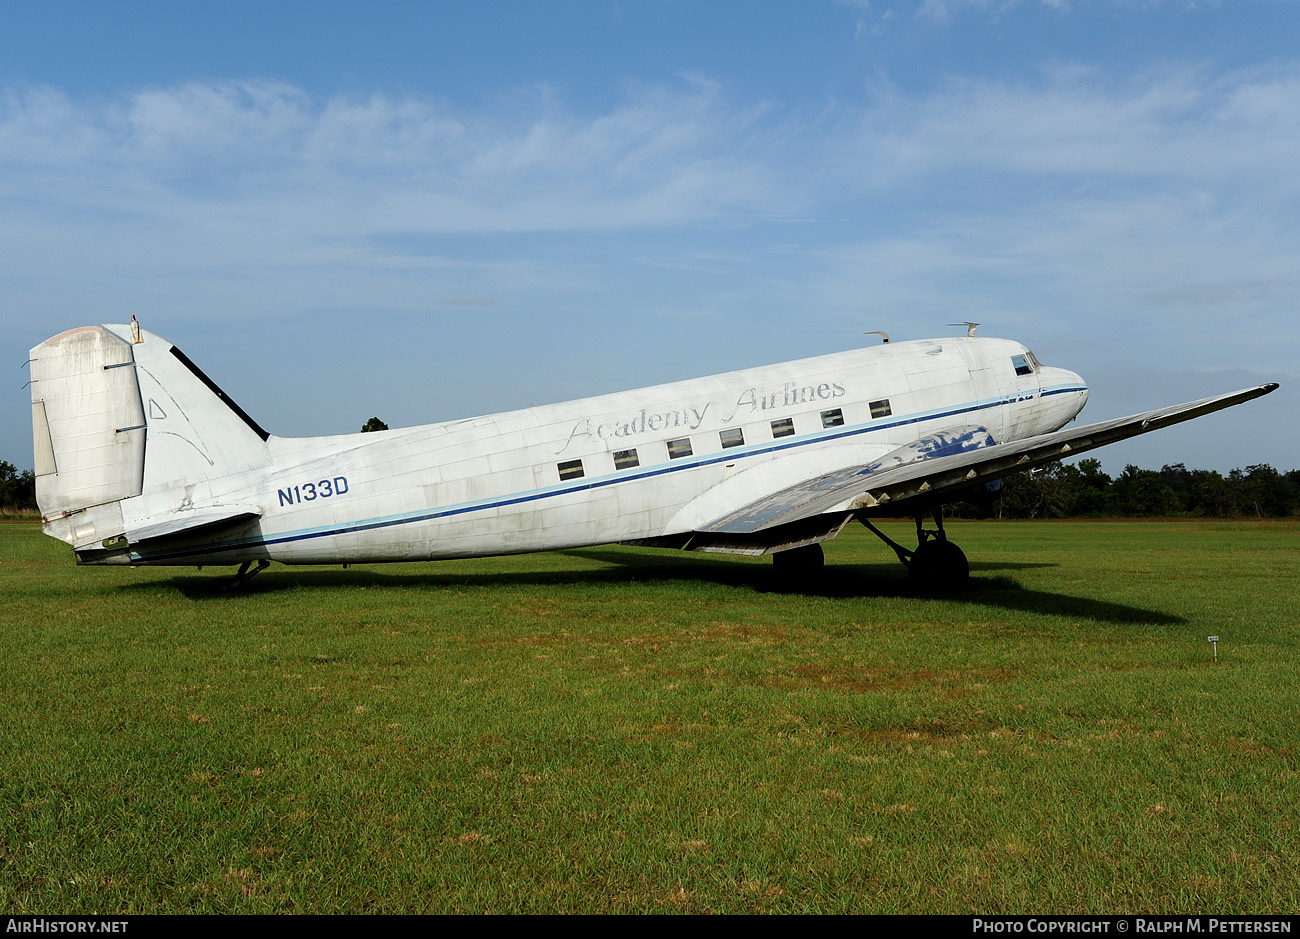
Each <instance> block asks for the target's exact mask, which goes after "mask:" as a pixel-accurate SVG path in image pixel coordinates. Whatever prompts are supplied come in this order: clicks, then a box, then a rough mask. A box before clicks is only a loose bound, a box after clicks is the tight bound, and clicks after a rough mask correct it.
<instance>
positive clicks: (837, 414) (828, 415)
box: [822, 408, 844, 427]
mask: <svg viewBox="0 0 1300 939" xmlns="http://www.w3.org/2000/svg"><path fill="white" fill-rule="evenodd" d="M843 423H844V412H843V411H842V410H840V409H839V408H834V409H832V410H830V411H822V426H823V427H839V426H840V425H841V424H843Z"/></svg>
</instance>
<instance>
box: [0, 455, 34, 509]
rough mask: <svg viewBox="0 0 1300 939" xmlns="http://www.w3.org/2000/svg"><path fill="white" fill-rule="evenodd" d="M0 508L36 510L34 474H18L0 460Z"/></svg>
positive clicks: (8, 464)
mask: <svg viewBox="0 0 1300 939" xmlns="http://www.w3.org/2000/svg"><path fill="white" fill-rule="evenodd" d="M0 508H6V509H34V508H36V474H35V473H34V472H33V471H32V470H23V471H22V472H21V473H20V472H18V469H17V467H15V466H14V465H13V464H12V463H10V462H9V461H7V460H0Z"/></svg>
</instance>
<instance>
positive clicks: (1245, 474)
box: [0, 418, 1300, 518]
mask: <svg viewBox="0 0 1300 939" xmlns="http://www.w3.org/2000/svg"><path fill="white" fill-rule="evenodd" d="M371 423H375V424H382V423H383V422H382V421H380V420H379V419H378V418H371V419H370V421H368V422H367V425H368V429H373V430H378V429H384V428H380V427H369V425H370V424H371ZM950 508H951V514H952V515H953V516H955V517H958V518H973V517H982V518H987V517H990V516H992V517H995V518H1076V517H1093V518H1103V517H1114V516H1118V517H1131V516H1153V517H1162V518H1168V517H1171V516H1178V515H1187V516H1196V517H1201V518H1285V517H1287V516H1291V515H1300V470H1291V471H1290V472H1288V473H1279V472H1278V471H1277V470H1275V469H1273V467H1271V466H1269V465H1268V464H1267V463H1260V464H1258V465H1256V466H1247V467H1246V468H1245V469H1244V470H1240V469H1235V470H1233V471H1232V472H1230V473H1229V474H1228V475H1227V476H1223V475H1220V474H1219V473H1218V472H1216V471H1215V470H1189V469H1188V468H1187V467H1185V466H1184V465H1183V464H1181V463H1176V464H1174V465H1173V466H1165V467H1162V468H1161V469H1159V470H1144V469H1138V468H1137V467H1136V466H1132V465H1129V466H1126V467H1124V472H1122V473H1120V474H1119V475H1118V476H1116V477H1115V478H1114V479H1112V478H1111V477H1109V476H1107V475H1106V474H1105V473H1103V472H1102V471H1101V461H1100V460H1080V461H1079V464H1078V465H1077V466H1073V465H1069V464H1066V463H1050V464H1048V465H1047V466H1045V467H1043V468H1042V469H1039V470H1035V471H1034V472H1033V473H1017V474H1013V475H1011V476H1008V477H1006V478H1005V479H1003V480H1002V488H1001V490H1000V491H999V492H998V493H997V494H996V495H995V496H993V497H992V498H990V499H986V500H983V501H981V502H979V503H968V502H959V503H955V504H954V505H952V506H951V507H950ZM35 509H36V475H35V474H34V473H33V472H32V471H31V470H23V471H22V472H21V473H20V472H18V470H17V469H16V468H15V467H14V465H13V464H12V463H9V462H6V461H4V460H0V512H3V511H8V512H16V511H24V510H26V511H34V510H35Z"/></svg>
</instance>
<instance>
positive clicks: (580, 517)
mask: <svg viewBox="0 0 1300 939" xmlns="http://www.w3.org/2000/svg"><path fill="white" fill-rule="evenodd" d="M973 332H974V330H973V328H972V329H971V330H970V331H969V333H968V335H967V336H965V337H961V338H947V339H929V340H919V341H912V342H897V343H890V342H889V341H888V339H887V338H886V340H885V343H884V344H882V345H877V346H872V347H870V348H865V349H859V350H856V351H851V352H839V353H835V354H831V355H825V356H820V357H817V358H810V359H802V360H799V361H795V362H785V363H782V364H780V365H770V366H766V367H763V368H754V369H747V370H743V371H738V372H730V373H727V374H724V375H714V376H711V377H708V378H699V379H695V380H692V381H680V382H674V383H672V384H666V385H656V386H654V387H651V388H641V389H638V390H636V391H627V392H622V393H619V394H609V395H601V396H599V397H594V398H584V399H582V400H579V401H570V402H566V403H564V404H554V405H548V406H545V407H529V408H526V409H523V410H518V411H508V412H505V413H502V414H491V415H488V416H485V417H477V418H471V419H468V420H461V421H450V422H447V423H441V424H430V425H427V426H423V427H412V428H408V429H404V430H389V431H381V432H379V433H371V434H364V435H362V434H349V435H343V436H332V437H309V438H286V437H275V436H272V435H271V434H268V433H267V432H266V431H264V430H263V429H262V428H261V427H260V426H258V424H257V422H256V421H254V420H253V419H252V418H251V417H249V416H248V414H246V413H245V412H244V411H243V410H241V409H240V408H239V407H238V406H237V405H236V404H235V403H234V402H233V401H232V400H230V398H228V397H227V396H226V395H225V394H224V393H223V392H222V391H221V390H220V389H219V388H218V387H217V386H216V385H215V384H214V383H213V382H212V381H211V380H210V379H209V378H208V377H207V376H206V375H204V374H203V373H202V372H201V371H199V369H198V368H197V367H196V366H195V365H194V364H193V363H192V362H191V361H190V360H189V359H188V358H187V357H186V356H185V355H184V354H183V353H182V352H181V351H180V350H179V349H177V348H176V347H175V346H173V345H171V344H170V343H169V342H167V341H166V340H164V339H162V338H161V337H159V336H156V335H154V334H153V333H150V332H147V331H146V330H143V329H140V328H139V326H138V325H137V324H136V323H135V321H134V317H133V318H132V323H131V324H129V325H118V326H86V327H83V328H80V329H73V330H70V331H68V332H65V333H61V334H60V335H58V336H55V337H54V338H52V339H48V340H46V341H45V342H43V343H41V344H40V345H38V346H37V347H36V348H34V349H33V350H32V352H31V369H32V382H31V389H32V423H33V436H34V441H35V455H36V496H37V502H38V504H39V506H40V509H41V514H42V521H43V526H44V530H45V532H46V533H47V534H49V535H52V536H53V537H55V538H58V539H60V540H62V541H65V542H67V543H68V544H70V545H71V546H72V549H73V551H74V553H75V555H76V558H77V562H78V563H79V564H132V565H134V564H171V565H205V564H208V565H210V564H232V565H233V564H239V565H241V566H240V568H239V574H238V575H237V581H243V580H244V579H246V578H247V577H250V576H252V574H255V573H257V571H259V570H261V569H263V568H264V567H266V566H268V564H269V563H270V561H272V560H274V561H282V562H284V563H286V564H338V563H344V564H346V563H351V562H374V561H412V560H425V559H432V558H454V557H473V556H482V555H495V554H512V553H519V552H526V551H544V550H551V549H557V548H571V547H579V546H583V545H595V544H605V543H609V542H622V543H624V544H632V545H641V546H652V547H673V548H684V549H687V550H692V551H717V552H731V553H740V554H772V555H773V560H774V562H775V563H776V564H777V565H778V567H779V568H781V569H783V570H786V571H792V572H802V571H806V570H808V569H815V568H817V567H820V565H821V563H822V549H821V542H823V541H827V540H829V539H831V538H834V537H835V536H836V535H837V534H838V533H839V532H840V530H841V529H842V528H843V527H844V526H845V525H846V524H847V523H848V522H849V521H851V520H853V519H858V520H859V521H862V522H863V523H864V524H866V525H867V526H868V527H869V528H871V529H872V530H873V531H875V532H876V533H877V534H878V535H880V536H881V537H882V538H884V539H885V541H886V542H887V543H889V544H890V546H891V547H892V548H893V549H894V550H895V552H896V553H897V554H898V557H899V559H900V560H902V561H903V563H904V564H906V565H908V567H909V570H910V572H911V574H912V576H913V577H914V578H916V579H917V580H918V581H920V582H922V583H924V584H926V585H929V586H957V585H960V584H961V583H962V582H964V581H965V579H966V577H967V563H966V558H965V556H964V555H963V554H962V552H961V550H960V549H959V548H958V547H957V546H956V545H954V544H952V543H951V542H949V541H948V540H947V538H946V536H945V534H944V531H943V514H942V510H941V506H942V504H943V503H945V502H951V501H955V500H957V499H961V498H967V497H968V495H969V493H970V492H971V491H972V490H974V489H979V488H981V487H994V486H996V484H997V480H999V479H1000V478H1001V477H1002V476H1004V475H1006V474H1008V473H1012V472H1017V471H1023V470H1028V469H1032V468H1034V467H1037V466H1041V465H1043V464H1045V463H1048V462H1050V461H1053V460H1058V459H1061V458H1062V457H1066V456H1074V455H1077V454H1079V453H1082V452H1084V451H1087V450H1090V449H1092V448H1094V447H1099V446H1102V445H1104V444H1107V443H1112V442H1114V441H1116V440H1122V439H1124V438H1126V437H1131V436H1134V435H1136V434H1141V433H1145V432H1146V431H1150V430H1155V429H1157V428H1160V427H1165V426H1168V425H1170V424H1174V423H1178V422H1179V421H1185V420H1189V419H1191V418H1193V417H1198V416H1200V415H1203V414H1208V413H1210V412H1211V411H1217V410H1219V409H1220V408H1225V407H1229V406H1231V405H1234V404H1239V403H1241V402H1243V401H1247V400H1249V399H1251V398H1255V397H1259V396H1260V395H1265V394H1268V393H1269V392H1271V391H1272V390H1273V389H1274V388H1276V387H1277V385H1275V384H1266V385H1259V386H1257V387H1254V388H1247V389H1244V390H1242V391H1237V392H1234V393H1232V394H1225V395H1220V396H1218V397H1213V398H1206V399H1204V400H1200V401H1193V402H1190V403H1188V404H1180V405H1175V406H1173V407H1168V408H1162V409H1160V410H1155V411H1148V412H1147V413H1145V414H1138V415H1134V416H1132V417H1126V418H1121V419H1119V420H1112V421H1106V422H1104V423H1099V424H1089V425H1087V426H1082V427H1075V428H1073V429H1070V430H1062V428H1063V427H1065V426H1066V425H1067V424H1069V423H1070V422H1071V421H1073V420H1074V418H1075V416H1076V415H1077V414H1078V413H1079V411H1080V409H1081V408H1082V407H1083V405H1084V403H1085V402H1086V401H1087V399H1088V388H1087V386H1086V385H1085V384H1084V382H1083V379H1082V378H1080V377H1079V376H1078V375H1076V374H1075V373H1074V372H1071V371H1067V370H1065V369H1062V368H1051V367H1048V366H1044V365H1041V364H1040V363H1039V362H1038V360H1037V359H1036V358H1035V357H1034V355H1033V353H1032V352H1030V351H1029V349H1027V348H1026V347H1025V346H1023V345H1021V344H1020V343H1018V342H1012V341H1009V340H1006V339H988V338H983V337H979V338H976V337H975V336H974V335H973ZM899 514H903V515H907V516H911V517H914V518H915V519H916V528H917V542H918V544H917V547H916V548H914V549H908V548H906V547H904V546H902V545H899V544H896V543H895V542H893V541H890V540H889V539H888V538H885V536H884V535H883V534H882V533H880V532H879V531H878V530H877V529H876V528H875V527H874V526H872V525H871V522H870V519H871V518H872V517H873V516H880V515H899ZM927 515H932V516H933V518H934V521H935V524H936V526H937V529H936V530H926V529H925V528H924V527H923V524H924V518H925V516H927Z"/></svg>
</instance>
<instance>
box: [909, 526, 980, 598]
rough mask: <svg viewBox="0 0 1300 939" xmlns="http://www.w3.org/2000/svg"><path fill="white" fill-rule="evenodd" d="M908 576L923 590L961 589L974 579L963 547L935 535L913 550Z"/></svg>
mask: <svg viewBox="0 0 1300 939" xmlns="http://www.w3.org/2000/svg"><path fill="white" fill-rule="evenodd" d="M907 576H908V578H909V579H910V580H911V581H912V583H914V584H916V585H917V586H918V587H920V588H921V589H922V590H931V591H944V592H949V591H957V590H962V589H964V588H965V587H966V586H967V585H968V584H969V583H970V564H969V563H967V561H966V555H965V553H964V552H963V551H962V549H961V548H959V547H957V546H956V545H955V544H953V543H952V542H951V541H948V540H947V539H943V538H932V539H930V540H928V541H923V542H921V543H920V544H919V545H917V546H916V550H915V551H913V552H912V557H911V560H910V561H908V564H907Z"/></svg>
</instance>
